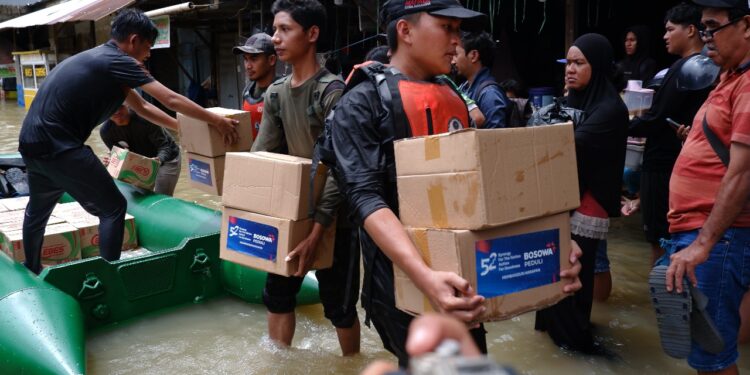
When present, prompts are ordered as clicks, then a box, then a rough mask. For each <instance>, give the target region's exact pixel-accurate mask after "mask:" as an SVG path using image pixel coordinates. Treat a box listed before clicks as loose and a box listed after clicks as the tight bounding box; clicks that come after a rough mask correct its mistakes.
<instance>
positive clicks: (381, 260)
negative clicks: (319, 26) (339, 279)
mask: <svg viewBox="0 0 750 375" xmlns="http://www.w3.org/2000/svg"><path fill="white" fill-rule="evenodd" d="M381 17H383V21H384V22H383V24H384V25H387V33H388V43H389V46H390V47H391V51H393V57H392V59H391V66H390V67H385V66H379V67H378V65H376V64H371V65H369V66H367V67H364V68H362V69H363V70H362V71H363V72H365V75H368V76H375V77H376V78H377V77H382V78H383V79H377V80H371V79H360V81H361V83H360V84H357V83H356V81H353V82H350V87H347V90H348V92H347V93H346V94H345V95H344V96H343V97H342V98H341V101H340V102H339V104H338V105H337V107H336V109H335V110H334V114H333V115H332V120H330V121H332V122H331V132H332V133H331V134H332V143H333V145H332V146H333V149H334V151H335V158H336V163H335V164H336V167H335V173H336V177H337V180H338V181H339V186H340V187H341V189H342V191H343V192H344V194H345V196H346V198H347V199H348V201H349V203H350V205H351V208H352V209H351V211H352V214H353V216H354V218H355V219H356V220H357V222H358V223H359V224H360V225H362V227H363V229H364V230H365V231H364V232H363V233H362V251H363V257H364V264H365V277H364V283H365V284H364V287H363V292H362V299H363V305H364V307H365V310H366V311H367V312H368V316H369V318H370V319H372V322H373V323H374V324H375V328H376V329H377V331H378V334H379V335H380V338H381V340H382V341H383V345H384V346H385V348H386V349H388V350H389V351H390V352H392V353H393V354H395V355H396V356H397V357H398V359H399V363H400V364H401V365H402V366H404V365H406V364H407V362H408V355H407V353H406V350H405V343H406V334H407V329H408V326H409V322H410V321H411V320H412V318H413V317H412V316H411V315H408V314H406V313H404V312H402V311H400V310H398V309H397V308H396V307H395V298H394V280H393V264H394V263H395V265H396V266H398V267H399V268H400V269H402V270H403V271H404V272H405V273H406V275H407V276H408V277H409V278H410V279H411V280H412V281H413V282H414V284H415V285H416V286H417V288H419V289H420V290H421V291H422V292H423V293H424V295H425V296H426V297H427V298H428V299H429V302H430V303H431V304H432V305H433V307H434V308H435V310H437V311H439V312H443V313H449V314H452V315H453V316H455V317H457V318H459V319H461V320H463V321H464V322H472V321H474V320H475V319H476V318H478V317H479V316H480V314H481V313H482V312H483V311H484V307H483V306H482V302H483V300H484V298H483V297H482V296H479V295H477V294H476V292H475V291H474V290H473V288H472V287H471V286H470V285H469V282H468V281H466V280H464V279H462V278H461V277H459V276H458V275H456V274H455V273H452V272H438V271H434V270H432V269H430V268H429V267H428V266H427V265H426V264H425V262H424V261H423V260H422V257H421V256H420V253H419V251H418V250H417V249H416V248H415V246H414V244H413V243H412V241H411V240H410V239H409V237H408V236H407V234H406V231H405V230H404V227H403V225H402V224H401V222H400V221H399V219H398V216H397V214H398V200H397V190H396V177H395V176H396V171H395V164H394V153H393V141H394V140H397V139H401V138H407V137H410V136H420V135H426V134H433V133H443V132H447V131H449V130H457V129H459V128H465V127H467V126H468V124H469V116H468V111H467V109H466V106H465V104H464V102H463V101H462V99H461V97H460V96H459V94H457V93H456V92H455V90H453V89H451V88H450V87H449V86H447V85H446V84H445V83H444V82H442V81H437V80H435V77H437V76H439V75H441V74H447V73H448V72H449V71H450V65H451V60H452V59H453V57H454V56H455V54H456V46H458V43H459V39H460V35H459V27H460V26H461V22H462V20H464V21H466V22H467V23H470V24H473V25H476V24H478V23H479V21H481V20H482V19H483V18H484V17H483V15H482V14H481V13H477V12H473V11H470V10H468V9H466V8H464V7H463V6H461V4H460V3H459V2H458V1H456V0H431V1H405V0H390V1H388V2H386V3H385V4H384V5H383V8H382V11H381ZM368 67H369V68H368ZM367 72H369V73H367ZM355 74H356V73H355ZM373 81H377V82H378V83H379V86H378V87H375V85H374V84H373V83H372V82H373ZM383 85H387V86H386V87H387V88H388V89H389V90H390V92H393V91H394V88H397V89H396V90H398V91H399V96H400V98H401V100H393V101H392V102H393V103H392V104H393V107H401V108H402V109H403V110H402V111H401V112H403V113H404V114H403V115H402V114H401V113H397V114H393V113H390V112H391V111H388V110H385V109H383V105H382V103H381V99H379V98H380V97H381V96H380V95H379V94H378V90H380V89H382V88H383ZM382 91H385V90H382ZM417 98H418V99H419V100H417ZM426 102H429V103H430V104H429V105H424V104H422V105H423V106H421V107H419V108H416V104H415V103H426ZM579 255H580V250H579V249H577V247H575V246H574V251H572V256H571V258H570V262H571V263H575V264H574V265H573V266H572V267H571V268H570V269H568V270H567V271H563V272H561V275H560V276H561V277H563V278H565V279H567V280H568V281H569V283H567V284H566V285H565V287H564V290H565V291H566V292H572V291H574V290H576V289H578V288H580V281H579V280H578V277H577V276H578V271H579V270H580V264H578V261H577V257H578V256H579ZM472 333H473V336H474V338H475V340H476V341H477V342H478V344H480V348H483V349H484V351H486V342H485V337H484V336H485V331H484V329H483V328H481V327H480V328H478V329H474V330H473V332H472Z"/></svg>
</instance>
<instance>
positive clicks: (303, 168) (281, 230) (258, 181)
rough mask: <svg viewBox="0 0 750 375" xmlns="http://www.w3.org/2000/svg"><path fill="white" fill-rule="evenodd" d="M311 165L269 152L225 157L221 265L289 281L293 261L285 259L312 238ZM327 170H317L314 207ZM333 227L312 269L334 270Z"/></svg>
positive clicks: (327, 234) (320, 247) (299, 159)
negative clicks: (229, 264) (227, 263)
mask: <svg viewBox="0 0 750 375" xmlns="http://www.w3.org/2000/svg"><path fill="white" fill-rule="evenodd" d="M310 166H311V161H310V160H309V159H304V158H298V157H294V156H288V155H281V154H274V153H270V152H253V153H247V152H240V153H228V154H227V155H226V170H227V173H226V174H225V175H224V195H223V196H222V203H223V204H224V209H223V217H222V224H221V251H220V256H221V258H222V259H225V260H228V261H230V262H234V263H238V264H242V265H246V266H249V267H252V268H255V269H259V270H263V271H266V272H271V273H275V274H279V275H284V276H289V275H291V274H293V273H294V272H295V271H296V270H297V266H298V262H297V260H296V259H295V260H293V261H289V262H287V261H286V259H285V258H286V257H287V255H288V254H289V252H291V251H292V250H294V248H295V247H296V246H297V245H298V244H299V243H300V242H301V241H302V240H304V239H305V238H306V237H307V235H308V234H309V233H310V230H311V228H312V225H313V221H312V219H309V218H308V213H309V208H310V194H311V191H310V190H311V186H310ZM324 169H325V168H319V169H318V170H317V174H316V178H315V179H314V183H313V189H312V194H313V198H314V199H313V204H316V202H317V201H318V198H319V197H320V194H321V192H322V189H323V185H324V184H325V178H326V174H325V171H324ZM334 240H335V225H331V227H330V228H329V229H327V230H326V231H325V234H324V235H323V238H322V239H321V241H320V243H319V245H318V248H317V258H316V260H315V262H314V264H313V268H315V269H321V268H327V267H330V266H331V265H332V264H333V242H334Z"/></svg>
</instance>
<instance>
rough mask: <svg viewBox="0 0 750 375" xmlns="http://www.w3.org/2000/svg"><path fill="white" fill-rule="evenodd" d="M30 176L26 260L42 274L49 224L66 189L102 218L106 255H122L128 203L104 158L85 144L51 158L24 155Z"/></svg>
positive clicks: (102, 248) (103, 253) (101, 239)
mask: <svg viewBox="0 0 750 375" xmlns="http://www.w3.org/2000/svg"><path fill="white" fill-rule="evenodd" d="M23 160H24V162H25V163H26V172H27V174H28V178H29V193H30V194H29V195H30V196H29V204H28V205H27V206H26V214H25V216H24V220H23V247H24V253H25V255H26V261H25V262H24V264H25V265H26V267H27V268H28V269H30V270H31V271H32V272H34V273H37V274H38V273H39V272H41V269H42V267H41V256H42V254H41V252H42V242H43V240H44V228H45V226H46V225H47V220H48V219H49V217H50V215H51V214H52V210H53V209H54V208H55V205H56V204H57V202H58V201H59V200H60V197H61V196H62V195H63V193H66V192H67V193H68V194H70V195H71V196H72V197H73V198H74V199H75V200H76V201H78V203H80V204H81V206H82V207H83V208H84V209H85V210H86V211H87V212H89V213H90V214H92V215H94V216H98V217H99V246H100V254H101V256H102V258H104V259H106V260H109V261H113V260H117V259H120V252H121V248H122V238H123V231H124V225H125V223H124V221H125V210H126V209H127V201H126V200H125V198H124V197H123V196H122V194H121V193H120V191H119V190H118V189H117V186H115V183H114V181H113V180H112V177H111V176H110V175H109V173H107V170H106V168H104V165H103V164H102V162H101V160H99V158H97V157H96V155H95V154H94V152H93V151H91V148H89V147H88V146H83V147H80V148H76V149H72V150H68V151H65V152H63V153H61V154H59V155H55V156H54V157H50V158H44V159H42V158H32V157H26V156H24V157H23Z"/></svg>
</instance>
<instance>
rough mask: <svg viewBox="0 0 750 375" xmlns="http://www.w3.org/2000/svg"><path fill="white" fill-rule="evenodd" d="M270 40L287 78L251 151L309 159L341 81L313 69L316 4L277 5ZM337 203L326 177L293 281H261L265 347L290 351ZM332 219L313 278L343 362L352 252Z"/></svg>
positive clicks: (351, 304) (350, 346)
mask: <svg viewBox="0 0 750 375" xmlns="http://www.w3.org/2000/svg"><path fill="white" fill-rule="evenodd" d="M271 10H272V12H273V13H274V22H273V27H274V29H275V33H274V35H273V38H272V41H273V44H274V46H275V48H276V53H277V55H278V57H279V59H280V60H282V61H285V62H287V63H289V64H290V65H291V66H292V74H291V75H289V76H287V77H285V78H283V79H280V80H278V81H277V82H275V83H274V84H272V85H271V87H269V88H268V90H267V91H266V94H265V100H264V102H265V105H264V114H263V120H262V122H261V125H260V132H259V133H258V138H257V139H256V141H255V143H254V144H253V148H252V151H272V152H281V151H285V153H288V154H289V155H293V156H299V157H303V158H308V159H309V158H311V157H312V154H313V146H314V145H315V140H316V139H317V138H318V136H319V135H320V131H321V130H322V128H323V123H324V120H325V116H326V115H327V114H328V112H329V111H330V109H331V108H332V107H333V105H334V104H335V103H336V102H337V101H338V98H339V97H340V96H341V91H342V89H343V87H344V85H343V81H342V80H341V79H339V78H338V77H336V76H334V75H333V74H331V73H330V72H328V70H326V69H325V68H322V67H321V66H320V64H319V63H318V61H317V59H316V56H315V53H316V51H317V48H316V43H317V41H318V38H319V37H320V34H321V31H322V28H323V26H324V25H325V19H326V13H325V8H324V7H323V5H321V4H320V3H319V2H318V1H316V0H278V1H276V2H274V4H273V6H272V8H271ZM340 203H341V197H340V194H339V193H338V188H337V187H336V184H335V182H334V180H333V178H331V177H329V178H328V180H327V181H326V186H325V188H324V192H323V196H322V198H321V199H320V202H319V203H318V206H317V208H316V212H315V216H314V222H315V223H314V225H313V228H312V231H311V232H310V234H309V235H308V236H307V238H306V239H305V240H303V241H302V242H301V243H300V244H299V245H298V246H297V247H296V248H295V249H294V250H293V251H292V252H291V253H289V256H288V257H287V261H290V260H292V259H294V258H296V257H298V258H299V269H298V271H297V272H296V274H295V276H292V277H284V276H279V275H275V274H270V273H269V274H268V279H267V281H266V287H265V289H264V290H263V303H264V304H265V305H266V307H267V308H268V331H269V335H270V336H271V339H272V340H274V341H276V342H279V343H281V344H283V345H287V346H289V345H291V343H292V338H293V337H294V329H295V324H296V323H295V315H294V308H295V304H296V299H295V296H296V295H297V292H298V291H299V290H300V287H301V285H302V281H303V277H304V276H305V274H306V273H307V271H308V270H309V269H310V267H311V265H312V262H313V260H314V259H315V254H314V252H315V248H316V247H317V244H318V242H319V241H320V239H321V237H322V235H323V231H324V229H325V227H327V226H329V225H331V224H332V222H333V219H334V216H335V212H336V210H337V209H338V208H339V206H340ZM347 224H348V223H347V220H346V217H342V216H341V215H339V220H338V224H337V225H338V226H337V230H336V242H335V246H334V261H333V267H331V268H329V269H325V270H319V271H317V272H316V275H317V277H318V281H319V283H320V297H321V300H322V301H323V307H324V310H325V315H326V317H327V318H328V319H329V320H330V321H331V323H333V325H334V326H335V327H336V333H337V334H338V338H339V344H340V345H341V351H342V353H343V354H344V355H353V354H356V353H359V320H358V318H357V311H356V303H357V293H358V290H359V258H358V257H359V248H358V243H359V242H358V240H357V233H356V231H354V230H352V228H351V227H350V225H347Z"/></svg>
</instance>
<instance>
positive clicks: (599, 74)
mask: <svg viewBox="0 0 750 375" xmlns="http://www.w3.org/2000/svg"><path fill="white" fill-rule="evenodd" d="M613 62H614V60H613V55H612V46H611V45H610V44H609V41H607V39H606V38H605V37H604V36H602V35H599V34H586V35H583V36H581V37H579V38H578V39H576V41H575V42H574V43H573V46H572V47H570V50H568V55H567V66H566V68H565V87H566V88H567V90H568V97H567V103H568V106H570V107H573V108H576V109H580V110H582V111H584V113H585V117H584V120H583V121H581V122H580V123H578V124H575V146H576V159H577V163H578V184H579V191H580V195H581V206H580V207H579V208H578V209H576V210H575V211H573V212H572V214H571V234H572V236H573V239H574V240H575V241H576V242H577V243H578V245H579V246H580V247H581V249H582V250H583V256H582V257H581V273H580V277H581V283H582V284H583V287H582V288H581V290H579V291H578V292H577V293H576V294H575V295H574V296H572V297H568V298H566V299H564V300H562V301H561V302H560V303H558V304H557V305H555V306H552V307H550V308H547V309H544V310H541V311H539V312H538V313H537V320H536V329H537V330H540V331H547V332H548V333H549V335H550V337H551V338H552V339H553V340H554V342H555V344H557V345H559V346H563V347H566V348H569V349H572V350H577V351H581V352H585V353H593V352H595V351H596V347H595V345H594V340H593V335H592V332H591V323H590V318H591V306H592V302H593V298H594V295H593V290H594V263H595V259H596V249H597V247H598V245H599V241H601V240H604V239H606V237H607V231H608V228H609V218H610V217H616V216H619V214H620V190H621V187H622V169H623V167H624V164H625V145H626V142H627V132H628V109H627V107H625V103H623V101H622V99H621V98H620V96H619V94H618V93H617V90H616V89H615V87H614V85H613V84H612V72H613V70H614V64H613Z"/></svg>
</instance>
